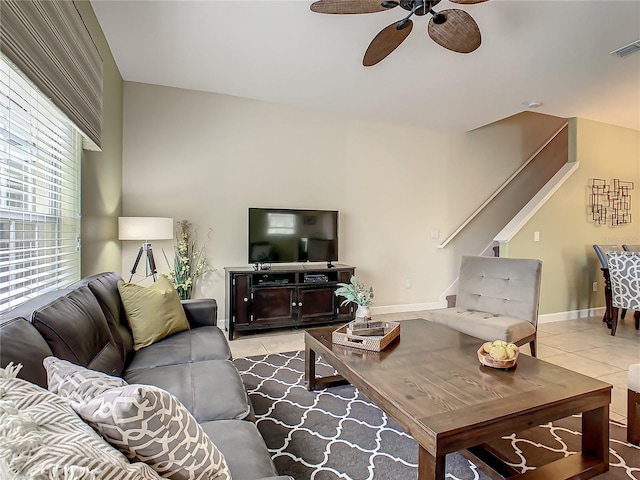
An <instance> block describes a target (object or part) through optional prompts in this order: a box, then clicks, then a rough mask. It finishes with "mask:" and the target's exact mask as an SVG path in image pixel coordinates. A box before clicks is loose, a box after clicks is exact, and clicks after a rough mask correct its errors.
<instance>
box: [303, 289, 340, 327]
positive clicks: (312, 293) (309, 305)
mask: <svg viewBox="0 0 640 480" xmlns="http://www.w3.org/2000/svg"><path fill="white" fill-rule="evenodd" d="M335 290H336V286H335V285H330V286H326V287H317V286H316V287H308V288H305V287H301V288H300V289H298V320H299V321H300V322H312V321H319V320H322V319H327V320H328V321H331V320H333V319H334V318H335V316H336V296H335V293H334V292H335Z"/></svg>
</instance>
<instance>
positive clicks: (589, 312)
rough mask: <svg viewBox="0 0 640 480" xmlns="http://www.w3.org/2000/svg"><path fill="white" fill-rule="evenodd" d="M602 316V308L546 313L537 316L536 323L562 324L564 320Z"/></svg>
mask: <svg viewBox="0 0 640 480" xmlns="http://www.w3.org/2000/svg"><path fill="white" fill-rule="evenodd" d="M600 315H604V307H597V308H586V309H584V310H571V311H569V312H558V313H547V314H545V315H540V316H538V323H553V322H563V321H565V320H579V319H581V318H589V317H596V316H600Z"/></svg>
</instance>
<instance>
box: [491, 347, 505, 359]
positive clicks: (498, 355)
mask: <svg viewBox="0 0 640 480" xmlns="http://www.w3.org/2000/svg"><path fill="white" fill-rule="evenodd" d="M489 355H491V358H494V359H496V360H506V359H507V358H509V357H508V354H507V349H506V348H505V347H503V346H502V345H494V346H493V347H491V349H490V350H489Z"/></svg>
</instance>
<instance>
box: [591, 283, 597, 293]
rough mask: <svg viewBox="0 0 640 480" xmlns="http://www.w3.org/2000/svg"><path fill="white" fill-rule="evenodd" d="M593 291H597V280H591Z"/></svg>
mask: <svg viewBox="0 0 640 480" xmlns="http://www.w3.org/2000/svg"><path fill="white" fill-rule="evenodd" d="M592 288H593V291H594V292H597V291H598V282H593V287H592Z"/></svg>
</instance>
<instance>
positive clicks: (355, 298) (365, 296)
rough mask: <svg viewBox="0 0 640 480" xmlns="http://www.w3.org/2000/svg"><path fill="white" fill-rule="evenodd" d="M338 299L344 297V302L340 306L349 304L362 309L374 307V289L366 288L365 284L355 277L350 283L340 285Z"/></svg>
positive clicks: (337, 291)
mask: <svg viewBox="0 0 640 480" xmlns="http://www.w3.org/2000/svg"><path fill="white" fill-rule="evenodd" d="M335 294H336V297H344V300H343V301H342V303H341V304H340V306H344V305H347V304H349V303H355V304H356V305H360V306H362V307H369V306H371V305H373V287H369V289H368V290H367V287H365V285H364V283H362V282H361V281H360V280H358V279H357V278H356V277H355V276H353V277H351V280H350V283H338V288H337V289H336V291H335Z"/></svg>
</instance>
